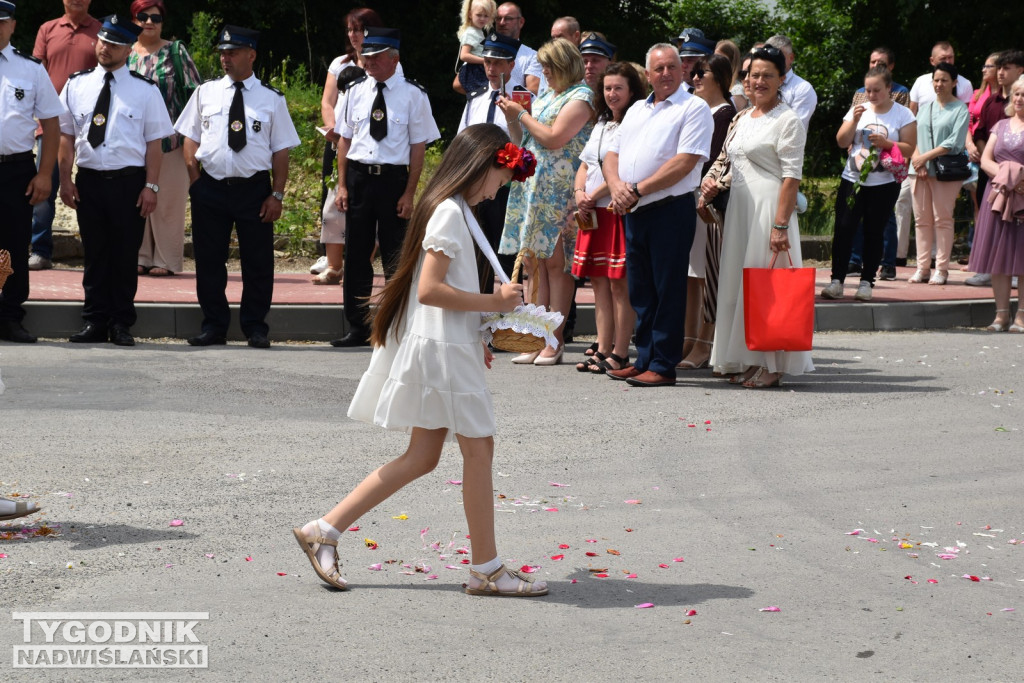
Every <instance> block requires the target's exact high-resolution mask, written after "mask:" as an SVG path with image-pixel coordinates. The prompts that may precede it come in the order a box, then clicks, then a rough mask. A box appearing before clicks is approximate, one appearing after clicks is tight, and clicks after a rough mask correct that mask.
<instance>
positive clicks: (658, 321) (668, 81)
mask: <svg viewBox="0 0 1024 683" xmlns="http://www.w3.org/2000/svg"><path fill="white" fill-rule="evenodd" d="M646 71H647V80H648V82H650V84H651V87H652V88H653V90H654V92H653V94H651V96H650V97H648V98H647V99H645V100H641V101H639V102H637V103H635V104H634V105H633V106H632V107H630V108H629V111H627V112H626V116H625V117H624V118H623V120H622V124H621V125H620V126H619V136H618V137H616V138H615V139H614V141H613V142H612V144H611V146H610V147H609V151H608V154H607V155H606V156H605V160H604V165H603V170H604V175H605V179H606V180H607V182H608V188H609V189H610V191H611V196H612V201H611V204H610V205H609V208H610V209H612V210H613V211H615V212H617V213H619V214H622V215H623V216H624V222H625V227H626V277H627V278H628V280H629V301H630V304H631V305H632V306H633V308H634V310H635V311H636V314H637V319H636V362H635V363H634V364H633V365H632V366H629V367H627V368H623V369H622V370H612V371H610V372H608V376H609V377H610V378H611V379H617V380H626V382H628V383H629V384H631V385H633V386H638V387H656V386H671V385H674V384H675V381H676V365H677V364H678V363H679V361H680V360H682V355H683V336H684V334H683V326H684V321H685V318H686V284H687V282H686V280H687V268H688V266H689V261H690V247H691V246H692V244H693V236H694V231H695V229H696V211H697V207H696V203H695V202H694V197H693V191H694V189H696V187H697V185H698V184H699V183H700V172H701V164H702V163H703V162H705V161H707V159H708V155H709V154H710V153H711V135H712V133H713V132H714V127H715V126H714V121H713V119H712V118H711V110H710V109H708V106H707V104H705V103H704V101H703V100H701V99H699V98H697V97H694V96H693V95H690V94H689V93H688V92H686V88H685V87H683V68H682V60H681V59H680V57H679V51H678V50H677V49H676V48H675V47H673V46H672V45H669V44H668V43H658V44H656V45H654V46H653V47H652V48H651V49H650V50H648V51H647V69H646Z"/></svg>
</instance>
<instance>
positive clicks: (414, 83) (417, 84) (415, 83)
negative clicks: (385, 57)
mask: <svg viewBox="0 0 1024 683" xmlns="http://www.w3.org/2000/svg"><path fill="white" fill-rule="evenodd" d="M405 82H406V83H408V84H410V85H415V86H416V87H417V88H419V89H420V90H422V91H423V92H427V89H426V88H424V87H423V86H422V85H420V84H419V83H417V82H416V81H414V80H413V79H411V78H406V79H405Z"/></svg>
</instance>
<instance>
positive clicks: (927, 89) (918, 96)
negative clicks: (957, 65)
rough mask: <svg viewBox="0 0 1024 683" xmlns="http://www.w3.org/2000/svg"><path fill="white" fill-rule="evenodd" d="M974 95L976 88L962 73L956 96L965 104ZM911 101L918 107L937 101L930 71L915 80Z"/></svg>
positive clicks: (957, 78) (958, 79) (957, 84)
mask: <svg viewBox="0 0 1024 683" xmlns="http://www.w3.org/2000/svg"><path fill="white" fill-rule="evenodd" d="M972 95H974V88H973V87H972V86H971V82H970V81H969V80H967V79H966V78H964V77H963V76H962V75H958V76H957V77H956V98H957V99H958V100H960V101H961V102H963V103H964V104H970V103H971V96H972ZM910 101H911V102H916V103H917V106H918V109H920V108H921V105H922V104H928V103H929V102H934V101H935V86H933V85H932V74H931V73H930V72H929V73H926V74H921V75H920V76H918V77H917V80H916V81H914V86H913V87H912V88H911V89H910ZM911 168H913V166H911Z"/></svg>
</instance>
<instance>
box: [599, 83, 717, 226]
mask: <svg viewBox="0 0 1024 683" xmlns="http://www.w3.org/2000/svg"><path fill="white" fill-rule="evenodd" d="M714 130H715V121H714V119H713V118H712V117H711V109H709V108H708V105H707V103H706V102H704V100H702V99H700V98H699V97H696V96H694V95H691V94H689V93H688V92H686V88H685V87H684V86H683V85H680V86H679V89H678V90H676V91H675V93H673V94H672V95H670V96H669V97H668V98H667V99H665V100H664V101H662V102H658V103H655V102H654V95H653V94H652V95H650V96H649V97H648V98H647V99H646V100H640V101H639V102H636V103H634V104H633V106H632V107H630V108H629V111H627V112H626V116H625V117H624V118H623V119H622V123H621V124H620V125H619V134H618V135H617V136H616V137H614V138H613V140H612V142H611V144H610V146H609V148H608V151H610V152H615V153H617V154H618V155H619V178H620V179H621V180H622V181H623V182H625V183H639V182H640V181H642V180H645V179H647V178H649V177H651V176H652V175H654V172H655V171H657V170H658V169H659V168H661V166H662V165H663V164H664V163H665V162H666V161H668V160H669V159H671V158H672V157H674V156H676V155H677V154H696V155H697V156H698V157H699V159H698V161H697V163H696V164H694V167H693V170H691V171H690V172H689V173H688V174H687V175H686V176H684V177H683V178H682V179H680V180H679V181H678V182H676V183H675V184H674V185H672V186H670V187H667V188H665V189H664V190H659V191H657V192H652V193H651V194H647V195H644V196H643V197H641V198H640V201H639V203H638V204H637V207H641V206H644V205H645V204H651V203H653V202H656V201H658V200H660V199H664V198H665V197H678V196H681V195H684V194H688V193H690V192H693V191H694V189H696V188H697V186H698V185H699V184H700V172H701V168H702V166H703V162H705V161H707V160H708V157H709V155H710V154H711V135H712V134H713V133H714Z"/></svg>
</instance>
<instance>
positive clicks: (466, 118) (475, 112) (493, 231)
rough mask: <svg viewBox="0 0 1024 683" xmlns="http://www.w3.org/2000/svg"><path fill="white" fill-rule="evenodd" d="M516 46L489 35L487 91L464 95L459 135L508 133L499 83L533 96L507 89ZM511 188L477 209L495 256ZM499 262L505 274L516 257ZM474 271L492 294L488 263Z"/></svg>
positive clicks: (512, 41)
mask: <svg viewBox="0 0 1024 683" xmlns="http://www.w3.org/2000/svg"><path fill="white" fill-rule="evenodd" d="M519 45H520V43H519V41H518V40H516V39H515V38H509V37H507V36H503V35H500V34H497V33H492V34H491V35H490V36H489V37H488V38H487V39H486V40H485V41H484V49H483V51H484V73H486V74H487V82H488V87H487V88H485V89H483V90H478V91H476V92H471V93H469V95H467V97H466V108H465V109H464V110H463V112H462V119H461V120H460V121H459V131H458V132H460V133H461V132H462V131H463V129H464V128H465V127H466V126H472V125H473V124H477V123H493V124H494V125H496V126H499V127H500V128H501V129H502V130H504V131H505V132H506V133H507V132H508V121H506V120H505V115H504V114H503V113H502V112H501V109H499V108H498V106H497V97H498V95H501V94H505V93H502V91H501V86H502V83H503V82H504V83H505V89H506V91H510V90H517V91H519V92H520V93H523V94H524V95H530V96H532V95H533V93H531V92H530V91H528V90H527V89H526V88H524V87H523V86H521V85H517V86H515V87H514V88H513V87H511V86H509V85H508V81H509V76H510V75H511V74H512V69H513V68H515V63H516V62H515V60H516V53H517V52H518V50H519ZM503 79H504V80H503ZM510 185H511V183H509V184H506V185H503V186H502V187H500V188H499V189H498V192H497V193H496V194H495V195H494V199H485V200H483V201H482V202H480V203H479V204H477V206H476V215H477V219H478V220H479V221H480V227H481V228H482V229H483V231H484V235H486V236H487V241H488V242H490V244H491V247H493V248H494V251H495V253H497V251H498V242H500V241H501V232H502V230H503V229H504V228H505V209H506V208H507V206H508V192H509V187H510ZM498 259H499V261H502V265H503V266H504V267H505V270H506V271H508V272H511V268H512V266H513V265H514V264H515V257H514V256H513V257H511V261H509V257H508V256H506V255H504V254H499V255H498ZM477 269H478V270H479V271H480V286H481V291H482V292H485V293H487V294H490V293H491V292H493V291H494V268H493V267H492V266H491V264H490V262H489V261H488V260H487V259H485V258H483V257H482V256H480V258H478V259H477Z"/></svg>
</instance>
